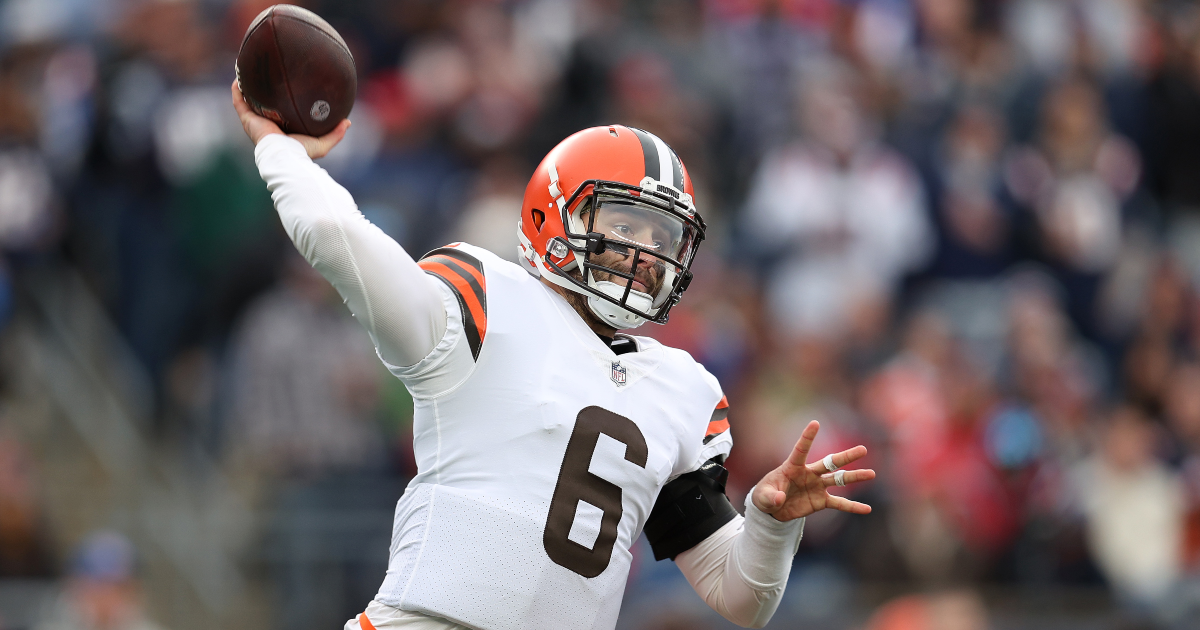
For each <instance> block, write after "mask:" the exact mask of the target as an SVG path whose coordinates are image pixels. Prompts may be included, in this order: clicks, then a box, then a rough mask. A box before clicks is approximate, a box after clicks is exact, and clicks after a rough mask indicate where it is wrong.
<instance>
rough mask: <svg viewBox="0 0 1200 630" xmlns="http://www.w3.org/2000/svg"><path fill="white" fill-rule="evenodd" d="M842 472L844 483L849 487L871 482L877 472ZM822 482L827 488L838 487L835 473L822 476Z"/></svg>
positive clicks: (868, 469)
mask: <svg viewBox="0 0 1200 630" xmlns="http://www.w3.org/2000/svg"><path fill="white" fill-rule="evenodd" d="M841 472H842V474H843V476H842V481H844V482H845V484H846V485H847V486H848V485H850V484H852V483H858V482H860V481H870V480H872V479H874V478H875V471H874V470H871V469H870V468H863V469H861V470H844V471H841ZM821 482H822V483H824V484H825V487H826V488H829V487H832V486H836V485H837V480H836V478H835V477H834V473H825V474H824V475H821Z"/></svg>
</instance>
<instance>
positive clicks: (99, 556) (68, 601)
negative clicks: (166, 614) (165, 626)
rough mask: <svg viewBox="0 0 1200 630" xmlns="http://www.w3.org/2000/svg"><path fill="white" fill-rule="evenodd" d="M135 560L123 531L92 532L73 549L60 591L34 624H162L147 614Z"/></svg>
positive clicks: (55, 628) (86, 627)
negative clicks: (69, 568)
mask: <svg viewBox="0 0 1200 630" xmlns="http://www.w3.org/2000/svg"><path fill="white" fill-rule="evenodd" d="M136 564H137V558H136V551H135V549H134V548H133V545H132V544H131V543H130V542H129V540H128V539H126V538H125V537H124V536H122V535H121V534H118V533H115V532H111V531H99V532H95V533H92V534H91V535H89V536H88V537H87V539H86V540H84V542H83V543H82V544H81V545H80V547H79V549H78V550H77V551H76V552H75V558H74V559H73V561H72V564H71V571H70V574H69V575H68V577H67V582H66V587H65V589H64V592H63V594H62V597H61V598H60V599H59V600H58V602H56V603H55V605H54V608H53V610H52V611H51V612H50V613H49V615H48V616H47V618H46V619H45V620H44V621H42V622H40V623H39V624H38V625H37V626H36V630H161V628H162V626H159V625H158V624H156V623H154V622H153V621H151V620H150V619H149V618H148V617H147V615H146V611H145V606H144V604H143V602H142V589H141V585H140V583H139V581H138V578H137V566H136Z"/></svg>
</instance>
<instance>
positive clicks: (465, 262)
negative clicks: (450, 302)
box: [418, 248, 487, 360]
mask: <svg viewBox="0 0 1200 630" xmlns="http://www.w3.org/2000/svg"><path fill="white" fill-rule="evenodd" d="M451 254H453V255H451ZM418 264H419V265H420V266H421V269H424V270H425V273H428V274H430V275H432V276H436V277H437V278H438V279H440V280H442V281H443V282H445V283H446V284H447V285H449V286H450V289H451V290H453V291H454V295H455V297H457V298H458V305H459V308H460V309H462V315H463V327H464V328H465V329H466V334H467V343H468V344H469V345H470V346H471V356H472V357H473V358H475V360H479V351H480V349H482V347H483V339H484V337H485V336H486V335H487V291H486V289H487V282H486V279H485V277H484V275H483V265H481V264H480V263H479V261H478V260H476V259H475V258H474V257H472V256H470V255H468V254H465V253H463V252H460V251H455V250H447V249H446V248H443V249H439V250H435V251H433V252H431V253H430V254H429V255H428V256H426V257H425V258H424V259H422V260H421V262H420V263H418Z"/></svg>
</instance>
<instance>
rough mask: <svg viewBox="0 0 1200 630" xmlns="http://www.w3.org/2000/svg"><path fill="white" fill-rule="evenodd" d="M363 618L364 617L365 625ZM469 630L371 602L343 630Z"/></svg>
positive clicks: (454, 624)
mask: <svg viewBox="0 0 1200 630" xmlns="http://www.w3.org/2000/svg"><path fill="white" fill-rule="evenodd" d="M363 617H366V621H365V623H364V622H363ZM393 628H397V629H403V630H470V629H469V628H467V627H466V626H460V625H458V624H456V623H450V622H449V621H446V620H445V619H439V618H437V617H429V616H426V615H422V614H420V613H414V612H408V611H405V610H400V609H399V608H392V607H391V606H387V605H384V604H380V603H379V602H377V601H375V600H371V603H370V604H367V610H366V612H364V613H362V614H361V615H359V616H357V617H355V618H354V619H351V620H350V621H347V622H346V627H345V630H392V629H393Z"/></svg>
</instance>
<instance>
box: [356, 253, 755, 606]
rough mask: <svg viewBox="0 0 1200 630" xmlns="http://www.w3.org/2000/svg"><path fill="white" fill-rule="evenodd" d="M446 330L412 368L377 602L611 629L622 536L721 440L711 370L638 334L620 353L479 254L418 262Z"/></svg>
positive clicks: (516, 271)
mask: <svg viewBox="0 0 1200 630" xmlns="http://www.w3.org/2000/svg"><path fill="white" fill-rule="evenodd" d="M421 267H422V268H423V269H425V270H426V272H427V273H430V274H432V275H435V276H437V277H438V278H440V279H441V280H442V282H441V283H440V284H441V286H442V287H443V293H444V300H445V304H446V313H447V324H446V333H445V335H444V337H443V338H442V339H441V341H440V343H439V344H438V345H437V346H436V347H435V348H434V349H433V351H432V352H430V354H429V355H428V356H427V357H425V358H424V359H423V360H422V361H420V362H419V363H417V364H416V365H413V366H410V367H396V366H390V365H389V369H390V370H391V371H392V373H393V374H395V375H396V376H397V377H399V378H400V379H401V380H402V381H403V382H404V383H405V384H406V385H407V386H408V388H409V390H410V391H411V392H412V394H413V397H414V400H415V413H414V420H413V423H414V424H413V433H414V449H415V453H416V459H417V465H418V469H419V473H418V475H417V476H416V477H415V478H414V479H413V480H412V482H411V483H410V484H409V486H408V489H407V491H406V492H405V494H404V496H403V497H402V498H401V499H400V501H399V503H398V505H397V506H396V516H395V524H394V528H393V532H392V544H391V550H390V560H389V565H388V571H387V576H386V578H385V579H384V582H383V585H382V587H381V588H380V592H379V595H378V596H377V600H378V601H379V602H381V603H383V604H387V605H389V606H393V607H396V608H400V609H403V610H408V611H415V612H421V613H425V614H429V615H433V616H437V617H443V618H446V619H449V620H452V621H454V622H456V623H460V624H463V625H467V626H471V627H476V628H482V629H486V630H536V629H542V628H544V629H547V630H550V629H554V630H571V629H580V630H585V629H611V628H613V627H614V626H615V624H616V620H617V613H618V611H619V609H620V602H621V597H622V594H623V591H624V588H625V582H626V578H627V576H628V573H629V565H630V559H631V555H630V552H629V548H630V547H631V546H632V544H633V543H634V541H635V540H636V539H637V537H638V536H639V535H640V534H641V531H642V527H643V526H644V525H645V523H646V519H647V517H648V516H649V514H650V511H651V508H652V507H653V506H654V502H655V499H656V498H657V496H658V493H659V490H660V489H661V488H662V487H663V485H664V484H666V483H667V481H669V480H671V479H673V478H675V477H677V476H679V475H681V474H684V473H687V472H690V471H693V470H696V469H698V468H699V467H700V466H701V465H702V464H703V463H704V462H706V461H707V460H709V459H711V458H713V457H717V456H724V455H727V454H728V453H729V449H730V447H731V445H732V441H731V439H730V436H729V431H728V423H727V422H725V421H724V408H725V407H726V406H727V405H726V404H725V403H724V397H723V396H722V393H721V388H720V385H719V384H718V383H717V380H716V379H715V378H714V377H713V376H712V375H710V374H709V373H708V372H707V371H705V369H704V368H703V367H702V366H700V365H699V364H698V363H696V361H695V360H693V359H692V357H691V356H690V355H688V354H687V353H686V352H683V351H681V350H676V349H672V348H668V347H665V346H663V345H661V344H659V343H658V342H656V341H654V340H652V339H648V338H645V337H633V338H632V339H634V341H635V342H636V344H637V347H638V349H637V351H636V352H628V353H624V354H621V355H620V356H617V355H616V354H614V352H613V351H612V349H610V348H609V347H608V346H607V345H606V344H605V343H604V342H603V341H602V340H601V339H600V338H599V337H597V335H595V334H594V333H593V332H592V331H591V329H590V328H588V326H587V325H586V323H585V322H584V321H583V319H582V318H581V317H580V316H579V315H578V314H577V313H576V312H575V310H574V309H573V308H572V307H571V306H570V305H569V304H568V303H567V301H566V300H564V299H563V298H562V297H561V296H560V295H558V294H557V293H555V292H554V291H553V290H552V289H550V288H549V287H547V286H546V285H545V284H543V283H542V282H540V281H539V280H537V279H535V278H533V277H531V276H530V275H529V274H527V273H526V272H525V271H524V270H522V269H521V268H520V267H518V266H516V265H514V264H512V263H509V262H507V261H504V260H502V259H500V258H498V257H497V256H495V255H493V254H491V253H490V252H488V251H486V250H483V249H480V248H477V247H473V246H470V245H466V244H456V245H453V246H450V247H447V248H443V249H441V250H437V251H435V252H434V253H432V254H430V255H429V256H427V257H426V258H425V259H423V261H422V262H421Z"/></svg>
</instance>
